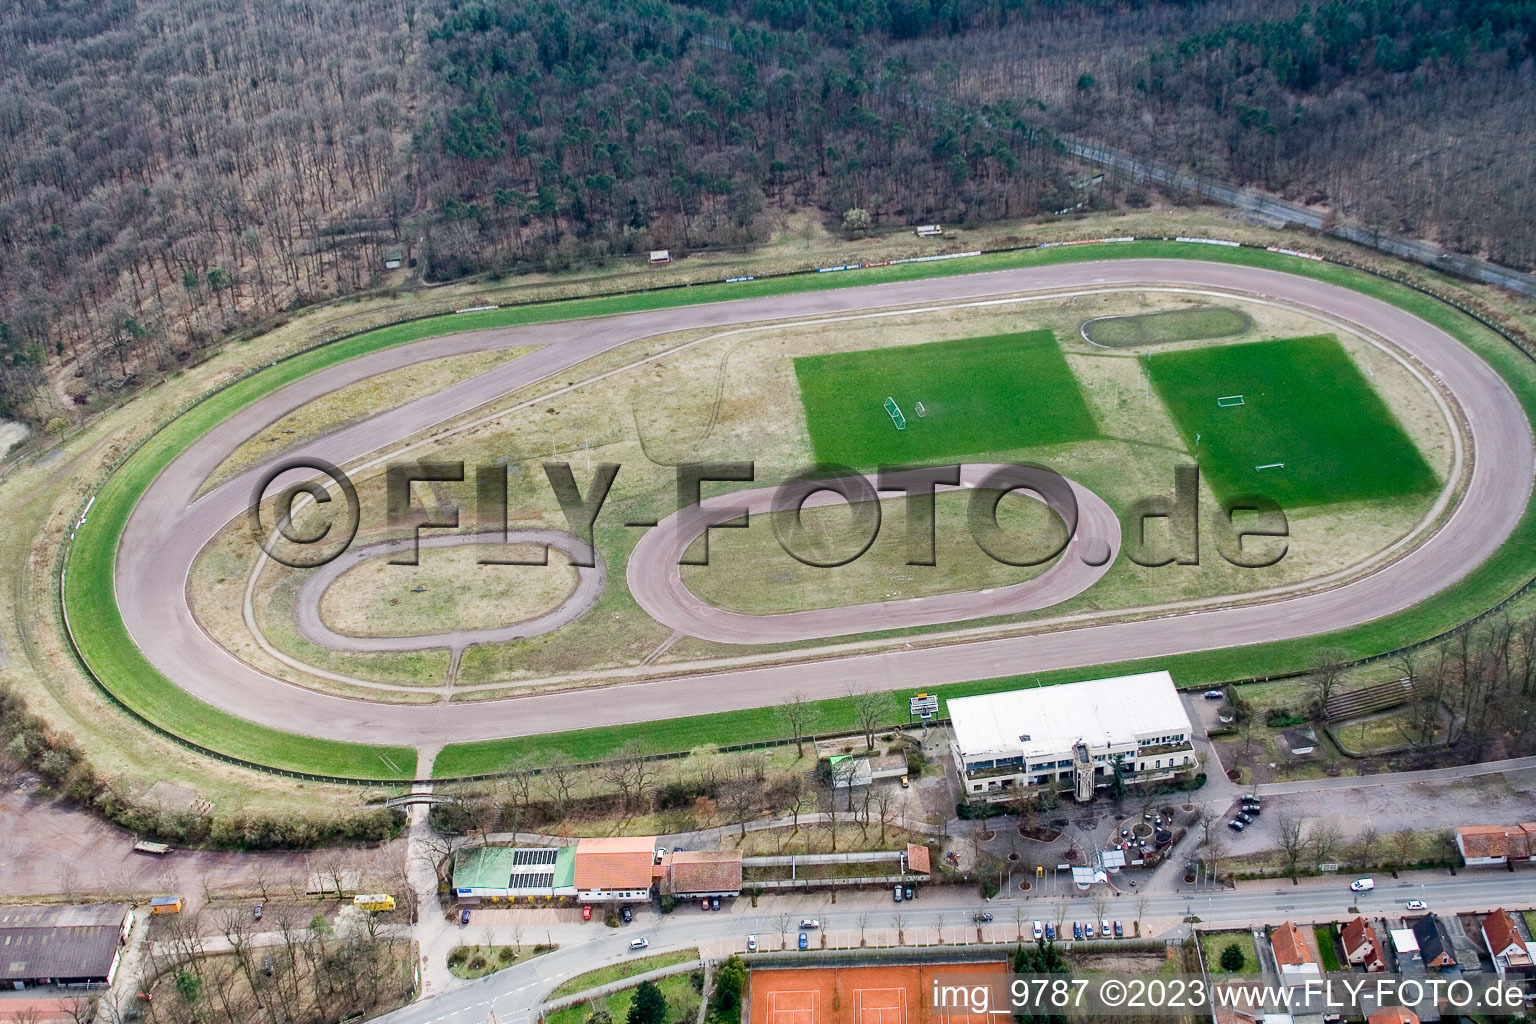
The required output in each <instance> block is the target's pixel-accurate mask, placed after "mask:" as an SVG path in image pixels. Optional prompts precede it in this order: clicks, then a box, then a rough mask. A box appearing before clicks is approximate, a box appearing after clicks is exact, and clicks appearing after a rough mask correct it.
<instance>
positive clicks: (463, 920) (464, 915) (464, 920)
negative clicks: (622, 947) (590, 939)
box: [459, 907, 592, 925]
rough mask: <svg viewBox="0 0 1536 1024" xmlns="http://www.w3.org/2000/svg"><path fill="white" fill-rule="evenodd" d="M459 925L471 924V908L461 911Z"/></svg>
mask: <svg viewBox="0 0 1536 1024" xmlns="http://www.w3.org/2000/svg"><path fill="white" fill-rule="evenodd" d="M587 916H588V917H591V916H592V908H591V907H588V908H587ZM459 924H461V925H463V924H469V908H468V907H465V908H464V909H463V910H461V911H459Z"/></svg>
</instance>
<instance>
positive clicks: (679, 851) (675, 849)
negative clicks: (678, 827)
mask: <svg viewBox="0 0 1536 1024" xmlns="http://www.w3.org/2000/svg"><path fill="white" fill-rule="evenodd" d="M672 852H673V853H682V852H683V848H682V847H681V846H674V847H672Z"/></svg>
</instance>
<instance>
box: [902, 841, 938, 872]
mask: <svg viewBox="0 0 1536 1024" xmlns="http://www.w3.org/2000/svg"><path fill="white" fill-rule="evenodd" d="M907 867H908V868H910V869H911V870H913V871H916V872H918V873H919V874H924V875H926V874H928V873H930V872H931V871H932V870H933V868H932V867H931V866H930V861H929V859H928V847H926V846H918V845H917V844H916V843H908V844H907Z"/></svg>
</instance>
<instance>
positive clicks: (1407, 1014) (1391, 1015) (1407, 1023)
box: [1365, 1006, 1419, 1024]
mask: <svg viewBox="0 0 1536 1024" xmlns="http://www.w3.org/2000/svg"><path fill="white" fill-rule="evenodd" d="M1365 1020H1366V1024H1419V1015H1418V1014H1416V1013H1414V1012H1413V1011H1412V1010H1410V1009H1408V1007H1406V1006H1383V1007H1382V1008H1381V1009H1379V1010H1377V1011H1376V1012H1375V1013H1373V1014H1371V1015H1370V1016H1369V1017H1367V1018H1365Z"/></svg>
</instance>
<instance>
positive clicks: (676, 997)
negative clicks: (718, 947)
mask: <svg viewBox="0 0 1536 1024" xmlns="http://www.w3.org/2000/svg"><path fill="white" fill-rule="evenodd" d="M655 984H656V987H657V988H658V989H660V990H661V994H662V997H663V998H664V999H666V1001H667V1020H674V1021H688V1020H692V1019H693V1018H694V1016H695V1015H696V1014H697V1013H698V1009H699V993H698V992H696V991H695V990H694V987H693V980H692V979H691V978H690V977H689V976H688V975H687V974H674V975H670V976H668V977H665V978H659V979H657V981H656V982H655ZM634 998H635V990H634V988H626V989H622V990H620V991H618V992H615V993H614V994H613V995H611V996H608V997H607V998H605V999H602V1000H600V1002H601V1005H602V1007H603V1009H605V1010H607V1011H608V1016H609V1017H610V1018H611V1019H612V1020H615V1021H622V1020H626V1019H628V1017H629V1004H630V1003H631V1002H632V1001H633V1000H634ZM591 1014H592V1009H591V1005H590V1004H587V1003H578V1004H577V1005H575V1006H568V1007H566V1008H565V1009H563V1010H556V1011H555V1012H554V1013H551V1014H549V1015H548V1016H546V1017H545V1018H544V1020H545V1024H583V1022H584V1021H585V1020H586V1019H587V1018H588V1017H589V1016H591Z"/></svg>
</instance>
